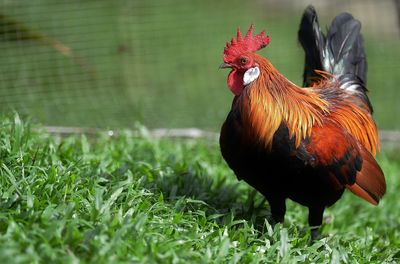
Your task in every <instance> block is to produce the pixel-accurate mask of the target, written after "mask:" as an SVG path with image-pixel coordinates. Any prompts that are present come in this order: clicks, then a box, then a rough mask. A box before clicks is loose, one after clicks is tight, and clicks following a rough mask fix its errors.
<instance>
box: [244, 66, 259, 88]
mask: <svg viewBox="0 0 400 264" xmlns="http://www.w3.org/2000/svg"><path fill="white" fill-rule="evenodd" d="M259 75H260V69H259V68H258V67H254V68H250V69H248V70H247V71H246V72H245V73H244V76H243V85H245V86H246V85H248V84H249V83H251V82H252V81H254V80H255V79H257V78H258V76H259Z"/></svg>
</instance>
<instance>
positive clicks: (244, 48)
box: [224, 24, 269, 61]
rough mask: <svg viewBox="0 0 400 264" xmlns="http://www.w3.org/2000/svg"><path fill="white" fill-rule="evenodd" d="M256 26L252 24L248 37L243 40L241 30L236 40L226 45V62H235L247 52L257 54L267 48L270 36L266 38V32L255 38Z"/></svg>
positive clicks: (238, 31)
mask: <svg viewBox="0 0 400 264" xmlns="http://www.w3.org/2000/svg"><path fill="white" fill-rule="evenodd" d="M253 31H254V25H253V24H251V26H250V28H249V30H248V31H247V33H246V36H245V37H244V38H243V37H242V33H240V30H239V28H238V29H237V37H236V40H235V39H234V38H232V40H231V42H227V43H226V47H225V49H224V61H233V60H234V59H235V58H236V57H237V56H239V55H240V54H243V53H246V52H255V51H257V50H260V49H262V48H265V47H266V46H267V45H268V43H269V35H267V36H264V33H265V32H264V31H262V32H261V33H260V34H257V35H255V36H254V37H253Z"/></svg>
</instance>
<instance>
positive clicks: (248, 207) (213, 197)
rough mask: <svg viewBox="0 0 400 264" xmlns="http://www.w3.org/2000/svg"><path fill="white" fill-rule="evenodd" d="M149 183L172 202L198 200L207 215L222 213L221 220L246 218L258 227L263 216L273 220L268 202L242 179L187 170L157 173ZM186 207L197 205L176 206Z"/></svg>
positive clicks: (226, 221) (223, 221)
mask: <svg viewBox="0 0 400 264" xmlns="http://www.w3.org/2000/svg"><path fill="white" fill-rule="evenodd" d="M229 177H233V176H229ZM148 187H150V188H151V189H153V190H159V191H160V192H162V193H163V196H164V197H165V198H166V199H168V200H169V201H171V202H172V201H176V200H178V199H181V198H189V199H193V200H196V201H201V202H200V203H197V206H199V208H198V209H201V210H204V211H205V212H206V215H207V216H212V215H215V214H221V215H222V217H219V218H218V219H219V220H218V222H220V223H221V224H224V223H229V221H231V220H232V216H233V218H234V219H236V220H239V219H243V220H247V221H249V222H250V223H251V224H253V225H254V227H255V228H256V229H258V230H260V231H261V230H262V229H263V227H264V226H265V220H266V219H267V220H268V221H269V222H270V223H272V219H271V214H270V211H269V207H268V202H267V201H266V200H265V199H264V197H263V196H261V194H259V193H258V192H257V191H256V190H254V189H253V188H251V187H249V186H248V185H247V184H246V183H245V182H243V181H241V182H239V181H236V180H234V181H232V182H231V181H229V182H228V181H227V179H226V178H223V179H216V178H213V177H211V176H210V175H204V174H198V173H196V172H191V171H188V172H184V173H180V174H176V173H172V174H169V175H163V176H161V177H157V178H156V179H154V181H152V182H150V184H149V186H148ZM202 202H204V203H202ZM188 209H196V208H193V207H191V208H178V210H188Z"/></svg>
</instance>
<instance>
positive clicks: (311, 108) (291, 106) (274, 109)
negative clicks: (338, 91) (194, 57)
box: [239, 54, 328, 147]
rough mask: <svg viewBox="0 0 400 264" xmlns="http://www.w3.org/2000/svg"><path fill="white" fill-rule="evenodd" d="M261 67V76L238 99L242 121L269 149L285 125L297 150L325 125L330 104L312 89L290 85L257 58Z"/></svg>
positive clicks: (267, 63) (271, 67)
mask: <svg viewBox="0 0 400 264" xmlns="http://www.w3.org/2000/svg"><path fill="white" fill-rule="evenodd" d="M254 56H255V57H256V60H257V61H258V62H259V64H260V66H259V67H260V72H261V73H260V76H259V77H258V79H257V80H255V81H254V82H253V83H252V84H251V87H248V88H247V89H245V90H244V94H243V95H242V96H241V98H239V100H240V105H241V113H242V116H243V117H242V118H243V121H244V122H246V123H247V124H248V125H249V126H250V127H251V128H252V129H251V130H249V131H251V132H249V133H253V135H249V136H254V137H256V138H258V139H260V140H261V142H263V144H264V145H265V146H267V147H270V146H271V143H272V139H273V136H274V134H275V132H276V131H277V130H278V128H279V126H280V124H281V123H282V122H284V123H285V124H286V125H287V127H288V130H289V135H290V137H292V138H294V140H295V144H296V146H299V145H300V143H301V140H302V139H304V138H306V137H307V136H310V134H311V132H312V127H313V126H314V124H319V125H321V124H322V117H323V115H324V114H325V113H327V112H328V102H327V101H325V100H323V99H321V98H320V97H319V96H318V94H317V93H316V92H315V91H313V90H312V89H301V88H299V87H297V86H296V85H295V84H293V83H291V82H289V81H288V80H287V79H286V78H285V77H284V76H282V75H281V74H280V73H279V72H278V71H277V70H276V69H275V68H273V66H272V65H271V64H270V63H269V62H268V61H267V60H266V59H264V58H262V57H261V56H259V55H257V54H254Z"/></svg>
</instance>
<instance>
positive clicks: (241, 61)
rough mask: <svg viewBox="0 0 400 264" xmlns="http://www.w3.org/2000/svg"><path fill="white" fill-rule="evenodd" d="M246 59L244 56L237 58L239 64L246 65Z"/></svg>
mask: <svg viewBox="0 0 400 264" xmlns="http://www.w3.org/2000/svg"><path fill="white" fill-rule="evenodd" d="M247 62H248V61H247V59H246V58H240V59H239V63H240V64H241V65H246V64H247Z"/></svg>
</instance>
